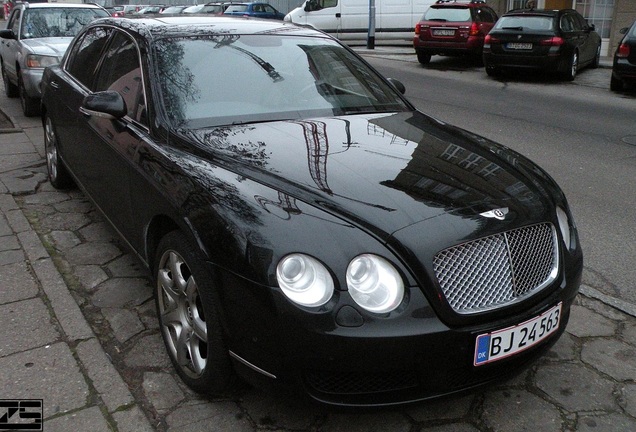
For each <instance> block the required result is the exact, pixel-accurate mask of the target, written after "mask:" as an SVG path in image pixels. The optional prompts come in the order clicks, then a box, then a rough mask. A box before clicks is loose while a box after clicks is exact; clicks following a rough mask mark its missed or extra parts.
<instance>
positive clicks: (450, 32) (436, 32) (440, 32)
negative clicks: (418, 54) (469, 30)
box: [433, 30, 455, 36]
mask: <svg viewBox="0 0 636 432" xmlns="http://www.w3.org/2000/svg"><path fill="white" fill-rule="evenodd" d="M433 36H455V30H433Z"/></svg>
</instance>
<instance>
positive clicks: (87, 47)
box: [66, 27, 110, 90]
mask: <svg viewBox="0 0 636 432" xmlns="http://www.w3.org/2000/svg"><path fill="white" fill-rule="evenodd" d="M109 35H110V31H109V30H106V29H104V28H102V27H93V28H92V29H90V30H88V31H87V32H86V33H84V36H83V37H81V39H78V41H77V42H76V43H75V45H73V47H72V48H71V50H72V51H71V52H70V53H69V57H68V63H67V64H66V70H67V72H68V73H69V74H71V75H72V76H73V77H75V79H77V80H78V81H79V82H81V83H82V84H84V85H85V86H86V87H88V88H89V89H90V90H93V88H92V84H93V77H94V76H95V71H96V70H97V63H98V62H99V58H100V54H101V53H102V50H103V49H104V46H106V42H108V36H109Z"/></svg>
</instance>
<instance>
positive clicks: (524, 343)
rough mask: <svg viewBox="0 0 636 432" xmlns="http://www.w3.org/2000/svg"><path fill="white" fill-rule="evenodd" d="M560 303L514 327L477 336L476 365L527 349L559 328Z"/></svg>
mask: <svg viewBox="0 0 636 432" xmlns="http://www.w3.org/2000/svg"><path fill="white" fill-rule="evenodd" d="M561 305H562V303H559V304H558V305H556V306H555V307H553V308H552V309H550V310H548V311H547V312H544V313H542V314H541V315H540V316H538V317H536V318H532V319H530V320H528V321H526V322H524V323H522V324H519V325H516V326H514V327H508V328H505V329H502V330H497V331H494V332H492V333H485V334H481V335H479V336H477V341H476V343H475V363H474V364H475V366H481V365H484V364H486V363H490V362H493V361H497V360H501V359H503V358H506V357H509V356H511V355H514V354H516V353H519V352H521V351H523V350H526V349H528V348H530V347H532V346H534V345H536V344H538V343H539V342H541V341H542V340H544V339H545V338H547V337H548V336H550V335H551V334H552V333H554V332H555V331H557V330H558V328H559V323H560V321H561Z"/></svg>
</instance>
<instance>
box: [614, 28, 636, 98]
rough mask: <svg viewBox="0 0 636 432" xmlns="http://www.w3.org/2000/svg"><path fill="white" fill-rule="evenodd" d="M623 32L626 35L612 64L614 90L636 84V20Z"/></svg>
mask: <svg viewBox="0 0 636 432" xmlns="http://www.w3.org/2000/svg"><path fill="white" fill-rule="evenodd" d="M621 33H622V34H623V35H624V36H623V39H621V41H620V43H619V44H618V47H617V48H616V52H615V53H614V63H613V64H612V77H611V78H610V89H611V90H612V91H621V90H623V88H624V87H625V86H626V85H634V84H636V21H634V23H633V24H632V25H631V27H625V28H623V29H621Z"/></svg>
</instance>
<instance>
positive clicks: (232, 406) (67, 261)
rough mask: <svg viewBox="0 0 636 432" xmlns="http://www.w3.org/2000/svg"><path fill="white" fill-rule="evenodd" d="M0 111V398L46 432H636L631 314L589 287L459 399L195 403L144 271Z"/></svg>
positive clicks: (21, 128)
mask: <svg viewBox="0 0 636 432" xmlns="http://www.w3.org/2000/svg"><path fill="white" fill-rule="evenodd" d="M0 110H2V111H4V112H5V113H6V114H8V115H9V117H10V118H11V119H12V120H13V123H14V124H15V126H16V128H15V129H11V130H8V129H5V130H4V131H0V132H2V133H0V341H1V342H0V371H2V373H1V374H0V389H1V390H0V399H25V398H31V399H43V400H44V430H46V431H69V430H79V431H84V430H92V431H102V430H105V431H106V430H115V431H126V430H130V431H143V430H158V431H204V430H206V431H232V432H234V431H261V430H263V431H266V430H273V431H298V432H304V431H307V432H310V431H311V432H337V431H343V432H344V431H346V432H356V431H365V432H366V431H369V432H370V431H382V432H393V431H404V432H419V431H424V430H426V431H436V432H442V431H453V432H464V431H466V432H468V431H484V432H485V431H488V432H495V431H505V432H515V431H526V430H532V431H536V432H542V431H573V430H576V431H599V432H600V431H626V432H627V431H634V430H636V381H635V377H636V318H635V317H636V312H634V310H633V308H632V307H631V306H630V305H626V304H623V303H621V302H616V301H614V302H613V303H612V304H613V306H612V305H610V304H608V303H609V302H608V301H605V302H602V301H599V300H598V299H595V298H592V296H593V295H594V293H595V291H594V290H593V289H592V288H591V287H583V288H582V292H583V293H585V294H586V295H580V296H579V298H578V299H577V302H576V304H575V306H574V307H573V311H572V316H571V321H570V323H569V326H568V328H567V332H566V333H565V334H564V336H563V337H562V338H561V340H560V341H559V342H558V343H557V344H556V345H555V346H554V348H553V349H552V350H551V351H550V352H549V353H548V354H547V355H546V356H544V357H543V358H542V359H540V360H539V361H537V362H536V363H535V364H534V365H533V366H532V367H531V368H529V369H528V370H527V371H526V372H524V373H523V374H521V375H519V376H518V377H516V378H514V379H512V380H510V381H508V382H504V383H501V384H498V385H493V386H492V387H491V388H488V389H486V390H482V391H479V392H475V393H471V394H468V395H464V396H458V397H455V398H449V399H445V400H442V401H437V402H432V403H420V404H414V405H410V406H406V407H401V408H392V409H382V410H367V411H364V412H356V411H344V412H343V411H336V410H333V409H329V408H324V407H319V406H314V405H308V404H304V403H301V402H298V401H295V400H290V399H285V398H281V397H274V396H272V395H269V394H266V393H263V392H261V391H259V390H256V389H252V388H245V389H243V390H241V391H240V393H239V394H238V395H237V396H235V397H232V398H226V399H205V398H202V397H200V396H198V395H196V394H194V393H193V392H191V391H190V390H188V389H187V388H186V387H185V386H184V385H183V383H182V382H181V381H180V380H179V378H178V377H177V376H176V374H175V373H174V372H173V370H172V368H171V365H170V364H169V359H168V357H167V355H166V354H165V350H164V347H163V344H162V341H161V336H160V334H159V331H158V327H157V319H156V316H155V310H154V303H153V300H152V298H151V297H152V289H151V287H150V283H149V280H148V275H147V273H146V271H145V270H144V269H143V268H142V267H141V265H140V263H139V262H138V261H137V260H136V258H135V257H133V256H132V255H130V254H128V253H127V252H126V251H125V249H124V248H123V247H122V245H121V244H120V242H119V241H118V239H117V237H116V236H115V234H113V232H112V231H110V230H109V228H108V227H107V226H106V225H105V223H104V221H103V219H102V218H101V217H100V216H99V214H98V213H97V212H96V211H95V209H94V207H93V206H92V205H91V204H90V203H89V202H88V201H87V200H86V198H85V197H84V196H83V195H82V193H80V192H79V191H77V190H70V191H65V192H59V191H56V190H54V189H53V188H52V187H51V186H50V185H49V184H48V183H47V182H46V176H45V170H46V168H45V165H44V160H43V137H42V135H43V134H42V128H41V125H40V123H39V120H38V119H27V118H25V117H23V116H22V115H21V111H20V107H19V102H18V101H17V100H15V99H11V100H10V99H7V98H6V97H5V96H4V93H3V94H2V96H0ZM606 300H607V299H606ZM614 306H616V307H614ZM0 414H2V413H0Z"/></svg>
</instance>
